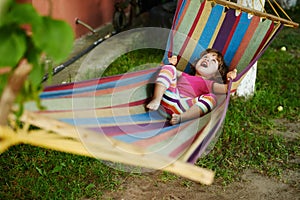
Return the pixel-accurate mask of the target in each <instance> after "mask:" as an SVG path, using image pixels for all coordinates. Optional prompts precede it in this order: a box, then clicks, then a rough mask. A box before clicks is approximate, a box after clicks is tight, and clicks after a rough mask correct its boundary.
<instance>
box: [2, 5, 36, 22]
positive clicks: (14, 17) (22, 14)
mask: <svg viewBox="0 0 300 200" xmlns="http://www.w3.org/2000/svg"><path fill="white" fill-rule="evenodd" d="M4 23H5V24H12V23H16V24H19V25H22V24H31V25H32V26H40V24H41V23H42V17H41V16H40V15H39V14H38V13H37V11H36V10H35V9H34V7H33V6H32V5H31V4H24V3H22V4H15V5H14V6H13V7H12V8H11V10H10V11H9V12H8V14H7V15H6V16H5V21H4Z"/></svg>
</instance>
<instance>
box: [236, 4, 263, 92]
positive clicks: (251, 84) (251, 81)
mask: <svg viewBox="0 0 300 200" xmlns="http://www.w3.org/2000/svg"><path fill="white" fill-rule="evenodd" d="M237 3H238V4H240V5H243V6H246V7H250V8H253V9H255V10H259V11H262V10H263V7H264V5H265V0H238V1H237ZM256 74H257V62H256V63H255V64H254V65H253V66H252V67H251V69H250V70H249V71H248V72H247V74H246V76H245V78H244V79H243V80H242V81H241V83H240V85H239V87H238V88H237V91H236V95H237V96H240V97H246V98H247V97H251V96H253V95H254V91H255V81H256Z"/></svg>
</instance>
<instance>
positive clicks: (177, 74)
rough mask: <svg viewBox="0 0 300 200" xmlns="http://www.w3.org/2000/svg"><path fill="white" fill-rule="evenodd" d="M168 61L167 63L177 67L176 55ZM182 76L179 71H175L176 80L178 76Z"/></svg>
mask: <svg viewBox="0 0 300 200" xmlns="http://www.w3.org/2000/svg"><path fill="white" fill-rule="evenodd" d="M168 59H169V63H170V64H172V65H174V66H176V65H177V62H178V60H177V56H176V55H173V56H172V57H170V58H168ZM181 75H182V72H181V71H179V70H176V76H177V78H179V77H180V76H181Z"/></svg>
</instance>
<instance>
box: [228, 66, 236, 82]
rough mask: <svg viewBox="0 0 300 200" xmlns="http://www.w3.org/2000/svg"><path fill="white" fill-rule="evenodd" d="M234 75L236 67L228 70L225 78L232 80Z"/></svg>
mask: <svg viewBox="0 0 300 200" xmlns="http://www.w3.org/2000/svg"><path fill="white" fill-rule="evenodd" d="M236 75H237V70H236V69H234V70H232V71H230V72H228V73H227V76H226V77H227V80H230V79H231V80H233V79H235V78H236Z"/></svg>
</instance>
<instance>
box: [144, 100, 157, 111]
mask: <svg viewBox="0 0 300 200" xmlns="http://www.w3.org/2000/svg"><path fill="white" fill-rule="evenodd" d="M159 106H160V100H157V99H152V100H151V101H150V103H148V104H147V105H146V108H148V109H149V110H158V108H159Z"/></svg>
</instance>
